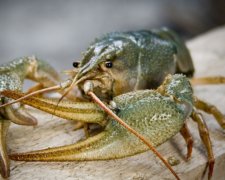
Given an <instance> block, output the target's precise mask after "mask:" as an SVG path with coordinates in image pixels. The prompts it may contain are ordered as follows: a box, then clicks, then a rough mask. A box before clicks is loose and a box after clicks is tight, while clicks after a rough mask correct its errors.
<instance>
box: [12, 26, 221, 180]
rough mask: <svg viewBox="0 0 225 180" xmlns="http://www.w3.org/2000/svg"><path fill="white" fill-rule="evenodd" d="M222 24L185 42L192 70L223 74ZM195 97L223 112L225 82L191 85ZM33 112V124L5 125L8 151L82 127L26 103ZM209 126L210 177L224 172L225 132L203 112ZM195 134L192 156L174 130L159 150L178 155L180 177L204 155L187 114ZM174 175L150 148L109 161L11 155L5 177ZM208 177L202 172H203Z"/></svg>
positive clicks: (48, 143) (65, 137)
mask: <svg viewBox="0 0 225 180" xmlns="http://www.w3.org/2000/svg"><path fill="white" fill-rule="evenodd" d="M224 42H225V27H223V28H220V29H217V30H215V31H212V32H210V33H207V34H204V35H202V36H200V37H197V38H196V39H193V40H191V41H190V42H189V43H188V47H189V48H190V50H191V53H192V56H193V59H194V63H195V66H196V76H197V77H199V76H205V75H223V76H225V45H224ZM194 89H195V93H196V95H197V96H198V97H201V98H202V99H205V100H207V101H208V102H210V103H211V104H214V105H216V106H218V107H219V109H220V110H221V111H222V112H223V113H224V114H225V109H224V106H225V85H213V86H198V87H195V88H194ZM31 111H32V113H33V114H34V115H35V116H36V117H37V118H38V120H39V125H38V126H37V127H35V128H33V127H24V126H17V125H12V126H11V127H10V130H9V136H8V144H9V152H11V153H12V152H24V151H30V150H35V149H42V148H46V147H54V146H59V145H65V144H71V143H74V142H76V141H77V140H79V139H80V137H82V136H83V135H84V134H83V131H73V123H72V122H69V121H66V120H60V119H59V118H56V117H53V116H51V115H49V114H46V113H42V112H40V111H37V110H33V109H31ZM204 117H205V119H206V120H207V124H208V126H209V129H210V135H211V139H212V143H213V150H214V153H215V157H216V164H215V170H214V175H213V179H217V180H218V179H224V177H225V171H224V169H225V133H224V131H223V130H222V129H221V128H220V127H219V126H218V124H217V123H216V122H215V121H214V119H213V117H212V116H210V115H206V114H204ZM188 124H189V127H190V128H191V132H192V134H193V137H194V150H193V155H192V158H191V159H190V160H189V161H188V162H186V161H185V158H184V157H185V153H186V146H185V143H184V140H183V139H182V137H181V136H180V135H179V134H178V135H176V136H175V137H174V138H172V139H171V140H170V141H169V142H167V143H165V144H163V145H161V146H160V147H159V148H158V150H159V151H160V152H161V153H162V154H163V156H164V157H166V158H168V157H170V156H173V157H175V158H176V159H179V160H180V164H178V165H177V166H174V169H175V171H176V172H177V173H178V174H179V175H180V177H181V178H182V179H201V178H202V177H203V174H204V173H203V172H204V170H205V167H206V162H207V156H206V151H205V149H204V146H203V145H202V143H201V141H200V138H199V135H198V131H197V126H196V124H195V123H193V122H191V120H189V123H188ZM31 178H32V179H135V180H137V179H138V180H139V179H173V176H172V175H171V174H170V172H169V171H168V170H166V168H165V167H164V166H163V165H162V163H161V162H159V160H158V158H156V157H154V155H153V154H152V153H151V152H146V153H142V154H140V155H136V156H133V157H129V158H124V159H120V160H114V161H97V162H65V163H32V162H29V163H28V162H15V161H11V177H10V179H12V180H13V179H23V180H26V179H31ZM204 179H207V173H206V175H205V176H204Z"/></svg>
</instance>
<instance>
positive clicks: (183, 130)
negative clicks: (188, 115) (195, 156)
mask: <svg viewBox="0 0 225 180" xmlns="http://www.w3.org/2000/svg"><path fill="white" fill-rule="evenodd" d="M180 133H181V135H182V136H183V138H184V140H185V142H186V144H187V157H186V158H187V160H189V159H190V157H191V153H192V148H193V138H192V136H191V133H190V130H189V129H188V126H187V123H186V122H185V123H184V125H183V127H182V128H181V130H180Z"/></svg>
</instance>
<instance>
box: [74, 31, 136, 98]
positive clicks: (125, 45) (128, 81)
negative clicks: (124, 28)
mask: <svg viewBox="0 0 225 180" xmlns="http://www.w3.org/2000/svg"><path fill="white" fill-rule="evenodd" d="M108 36H110V38H109V37H107V38H104V37H103V38H102V39H98V40H97V41H96V42H95V43H94V44H92V45H91V46H90V47H89V48H88V50H87V51H86V52H85V54H84V57H83V59H82V60H81V62H80V63H79V65H78V64H77V63H75V64H74V65H75V66H76V68H77V69H78V73H77V74H76V75H75V76H74V79H75V80H74V82H76V83H75V84H76V85H77V86H78V87H79V89H80V90H81V91H83V87H84V84H85V83H86V82H88V83H90V82H91V83H92V84H93V88H92V90H93V92H94V93H95V94H96V95H98V97H99V98H100V99H104V100H112V97H114V96H117V95H120V94H123V93H126V92H129V91H132V90H134V87H135V84H136V82H137V73H138V72H137V62H136V61H135V60H136V59H138V49H137V48H136V44H134V43H132V42H131V40H130V39H127V38H124V37H120V34H110V35H108Z"/></svg>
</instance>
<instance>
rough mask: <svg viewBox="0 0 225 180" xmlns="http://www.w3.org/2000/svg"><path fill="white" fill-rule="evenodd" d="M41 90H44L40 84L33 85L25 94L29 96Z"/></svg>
mask: <svg viewBox="0 0 225 180" xmlns="http://www.w3.org/2000/svg"><path fill="white" fill-rule="evenodd" d="M43 88H44V85H43V84H41V83H38V84H35V85H34V86H32V87H30V88H29V89H28V90H27V92H26V94H30V93H33V92H36V91H38V90H41V89H43Z"/></svg>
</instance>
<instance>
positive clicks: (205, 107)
mask: <svg viewBox="0 0 225 180" xmlns="http://www.w3.org/2000/svg"><path fill="white" fill-rule="evenodd" d="M195 107H196V108H197V109H200V110H202V111H205V112H206V113H209V114H212V115H213V116H214V117H215V119H216V120H217V122H218V124H219V125H220V126H221V127H222V128H223V129H225V117H224V115H223V114H222V112H221V111H220V110H219V109H218V108H217V107H216V106H213V105H211V104H209V103H207V102H205V101H202V100H200V99H198V98H197V97H195Z"/></svg>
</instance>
